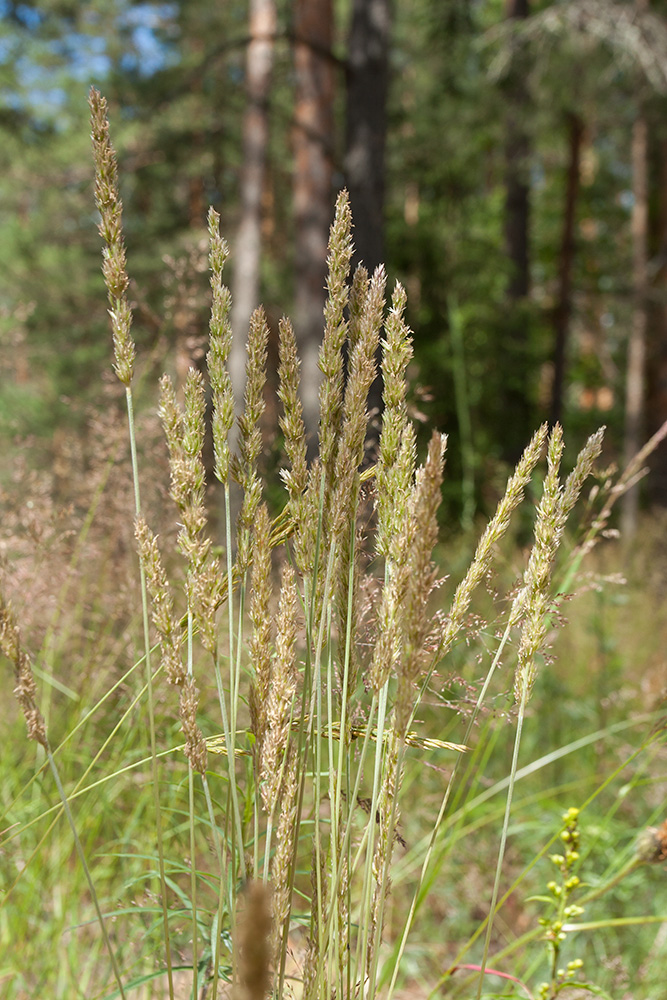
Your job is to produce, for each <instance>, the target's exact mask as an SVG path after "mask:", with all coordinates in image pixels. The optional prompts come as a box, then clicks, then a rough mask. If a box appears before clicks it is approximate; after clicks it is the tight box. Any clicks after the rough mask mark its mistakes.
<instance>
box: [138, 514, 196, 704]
mask: <svg viewBox="0 0 667 1000" xmlns="http://www.w3.org/2000/svg"><path fill="white" fill-rule="evenodd" d="M134 534H135V537H136V539H137V548H138V550H139V558H140V560H141V564H142V566H143V567H144V572H145V574H146V583H147V585H148V592H149V594H150V595H151V603H152V618H153V624H154V625H155V628H156V629H157V631H158V633H159V635H160V651H161V655H162V665H163V667H164V670H165V674H166V676H167V681H168V682H169V683H170V684H174V685H176V686H177V687H181V686H182V685H183V684H184V682H185V678H186V676H187V672H186V669H185V665H184V663H183V659H182V657H181V629H180V626H179V622H178V621H177V619H176V617H175V615H174V600H173V597H172V595H171V590H170V589H169V583H168V580H167V573H166V571H165V568H164V565H163V562H162V558H161V556H160V550H159V548H158V544H157V538H156V537H155V535H154V534H153V532H152V531H151V529H150V528H149V527H148V525H147V524H146V521H145V520H144V518H143V517H138V518H137V520H136V521H135V525H134Z"/></svg>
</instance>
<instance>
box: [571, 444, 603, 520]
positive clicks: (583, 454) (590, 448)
mask: <svg viewBox="0 0 667 1000" xmlns="http://www.w3.org/2000/svg"><path fill="white" fill-rule="evenodd" d="M604 432H605V428H604V427H600V429H599V430H597V431H596V432H595V434H591V436H590V437H589V439H588V441H587V442H586V444H585V445H584V447H583V448H582V449H581V451H580V452H579V454H578V456H577V461H576V463H575V466H574V469H573V470H572V472H571V473H570V475H569V476H568V477H567V479H566V480H565V488H564V490H563V513H564V514H565V517H567V516H568V514H569V513H570V511H571V510H572V508H573V507H574V505H575V504H576V502H577V500H578V499H579V495H580V493H581V489H582V487H583V485H584V482H585V481H586V479H587V478H588V477H589V476H590V474H591V471H592V469H593V463H594V462H595V459H596V458H597V457H598V455H599V454H600V452H601V451H602V440H603V438H604Z"/></svg>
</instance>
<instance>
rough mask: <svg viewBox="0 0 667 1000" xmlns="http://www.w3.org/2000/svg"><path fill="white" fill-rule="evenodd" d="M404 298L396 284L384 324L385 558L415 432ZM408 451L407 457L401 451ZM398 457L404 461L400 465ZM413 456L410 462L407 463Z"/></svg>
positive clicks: (381, 460)
mask: <svg viewBox="0 0 667 1000" xmlns="http://www.w3.org/2000/svg"><path fill="white" fill-rule="evenodd" d="M406 301H407V296H406V294H405V291H404V289H403V288H402V286H401V285H400V284H398V283H397V284H396V288H395V289H394V294H393V296H392V300H391V310H390V311H389V315H388V317H387V320H386V322H385V339H384V341H383V344H382V346H383V354H382V376H383V382H384V391H383V400H384V412H383V415H382V432H381V434H380V454H379V457H378V463H377V470H376V474H375V476H376V484H377V497H378V499H377V512H378V525H377V533H376V549H377V551H378V552H380V553H382V554H383V555H384V556H385V558H387V557H389V556H390V554H391V552H392V545H393V544H394V540H395V539H396V537H397V535H398V533H399V531H400V525H401V523H402V522H403V520H404V517H405V511H406V507H407V500H408V495H409V491H410V484H411V482H412V476H413V473H414V432H413V431H412V428H411V425H410V424H409V421H408V413H407V405H406V393H407V382H406V370H407V367H408V365H409V363H410V360H411V358H412V353H413V352H412V338H411V335H410V330H409V328H408V326H407V325H406V323H405V321H404V319H403V313H404V311H405V305H406ZM402 448H407V449H409V456H406V455H405V454H403V455H402V456H401V449H402ZM399 456H401V457H402V458H403V461H402V462H399ZM406 457H412V462H410V461H406Z"/></svg>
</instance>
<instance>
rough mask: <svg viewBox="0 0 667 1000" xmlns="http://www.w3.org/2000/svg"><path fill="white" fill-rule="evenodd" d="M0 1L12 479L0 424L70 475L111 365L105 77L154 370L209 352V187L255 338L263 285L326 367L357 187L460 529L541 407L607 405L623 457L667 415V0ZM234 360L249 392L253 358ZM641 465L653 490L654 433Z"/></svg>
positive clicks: (591, 416) (603, 409) (665, 493)
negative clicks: (77, 442)
mask: <svg viewBox="0 0 667 1000" xmlns="http://www.w3.org/2000/svg"><path fill="white" fill-rule="evenodd" d="M1 13H2V19H1V22H0V26H1V31H2V39H1V42H0V45H1V49H0V51H1V54H2V104H3V107H2V115H1V117H0V130H1V137H0V149H1V150H2V152H1V153H0V157H1V160H2V178H1V181H0V184H1V192H2V193H1V217H0V226H1V232H0V337H1V340H0V344H1V348H2V349H1V350H0V366H1V374H2V390H1V391H0V435H1V436H2V439H3V440H4V441H5V443H6V444H5V446H4V447H3V448H2V454H3V456H5V457H4V458H3V460H2V466H1V476H2V478H3V479H4V478H6V476H7V474H8V471H9V470H8V458H7V456H9V455H10V452H11V449H9V447H8V445H9V442H10V441H12V440H14V441H17V440H22V441H28V440H29V441H30V443H31V446H32V448H31V454H33V456H34V457H35V459H36V460H37V462H38V463H39V464H40V465H41V467H42V468H45V467H51V468H52V469H54V470H55V473H56V487H58V484H59V483H60V482H62V483H63V485H65V487H66V483H67V479H68V475H69V472H70V470H69V466H70V464H71V462H72V458H71V457H70V458H68V456H67V451H68V448H70V449H71V448H72V444H71V437H72V434H73V433H76V434H78V435H83V436H85V435H86V433H87V428H88V429H89V425H90V419H91V417H90V411H89V407H90V406H91V405H94V402H95V399H96V395H97V392H98V389H97V386H98V384H99V376H100V374H101V373H102V372H103V371H104V370H105V369H106V368H107V342H108V338H107V323H108V318H107V315H106V309H105V305H104V294H103V290H102V279H101V276H100V272H99V245H98V237H97V233H96V227H95V215H94V211H93V210H92V208H91V183H92V167H91V163H90V156H89V148H88V143H89V139H88V132H89V128H88V123H87V118H86V115H87V105H86V101H85V97H86V93H87V90H88V87H89V85H90V84H91V82H92V83H95V84H96V85H98V86H99V87H101V88H102V89H103V91H104V92H105V94H106V95H107V97H108V99H109V101H110V105H111V110H112V116H113V118H114V127H115V135H116V145H117V146H118V148H119V156H120V167H121V177H122V195H123V199H124V202H125V206H126V220H127V232H126V239H127V247H128V257H129V260H130V261H131V263H132V267H131V277H132V281H133V284H132V299H133V303H134V306H135V319H134V329H135V336H136V337H137V340H138V343H139V345H140V347H141V349H142V350H143V351H144V352H146V353H147V354H150V355H151V356H152V357H153V358H154V359H155V362H156V365H161V364H162V363H163V359H164V358H168V359H169V361H168V363H169V364H170V365H172V366H174V367H175V368H176V369H178V370H179V371H181V372H183V371H184V370H186V369H187V366H188V365H189V363H191V362H194V363H195V364H200V363H201V359H202V357H203V350H204V343H205V336H206V334H205V331H206V310H207V308H208V305H207V301H208V299H207V280H206V274H205V270H206V267H205V217H206V211H207V208H208V206H209V204H212V205H213V206H214V207H216V209H218V210H219V211H220V212H221V216H222V231H223V233H225V235H226V237H227V239H228V240H229V242H230V244H231V247H232V257H231V261H230V265H229V270H230V273H231V275H232V278H231V281H232V293H233V297H234V301H235V303H236V305H235V315H234V327H235V335H236V337H237V340H238V342H239V344H241V343H242V341H243V340H244V337H245V330H246V329H247V320H248V317H249V315H250V312H251V310H252V308H254V306H255V305H256V304H257V303H258V302H260V301H261V302H264V303H265V304H266V306H267V308H268V309H269V312H270V321H271V326H272V328H273V329H274V330H275V329H276V328H277V318H278V317H279V315H280V314H281V313H282V312H287V313H288V314H290V315H292V316H293V318H294V321H295V326H296V331H297V337H298V339H299V341H300V344H301V352H302V354H303V357H304V365H305V371H304V382H305V383H306V384H308V383H309V382H312V383H313V384H314V382H315V380H316V378H317V371H316V367H315V365H316V350H317V345H318V344H319V337H320V331H321V309H322V303H323V296H324V266H325V264H324V257H325V250H326V239H327V234H328V227H329V224H330V221H331V218H332V210H333V201H334V198H335V194H336V192H337V190H339V189H340V188H342V187H343V186H347V188H348V189H349V191H350V197H351V204H352V211H353V218H354V221H355V241H356V246H357V258H356V259H357V261H359V260H362V261H363V262H364V263H365V265H366V267H367V268H368V269H369V271H371V272H372V270H373V269H374V267H375V266H376V265H377V264H379V263H380V262H385V263H386V265H387V270H388V274H389V279H390V281H391V282H393V280H394V279H396V278H398V279H399V280H400V281H401V282H402V283H403V284H404V286H405V287H406V289H407V292H408V311H409V312H408V318H409V321H410V323H411V326H412V327H413V329H414V331H415V346H416V361H415V366H414V369H413V372H412V381H413V383H414V384H415V386H416V397H415V401H414V402H415V411H416V412H420V413H421V414H422V415H423V420H424V422H425V423H426V424H428V426H433V425H435V426H437V427H439V428H441V429H443V430H446V431H447V433H448V434H450V449H449V458H448V462H449V475H448V485H447V486H446V490H447V491H448V492H447V497H448V500H449V502H450V504H453V505H454V507H455V509H457V510H458V513H459V516H460V515H463V516H464V519H465V520H466V522H467V523H468V524H469V523H471V519H472V516H473V514H474V510H475V509H476V507H477V505H478V504H480V503H481V504H482V506H484V503H485V498H484V496H483V493H484V484H488V483H489V482H490V481H497V480H498V477H499V476H500V478H502V474H503V473H504V472H505V468H506V466H507V465H509V464H511V463H513V462H515V461H516V458H517V457H518V454H519V453H520V450H521V448H522V447H523V446H524V445H525V442H526V441H527V440H528V438H529V435H530V433H531V432H532V430H533V429H534V428H535V427H536V426H537V425H538V423H539V422H540V421H541V420H542V419H544V418H551V419H560V420H561V421H562V423H563V425H564V428H565V430H566V432H567V433H569V434H571V435H574V438H573V440H574V441H578V440H580V439H581V438H582V436H583V435H584V434H587V433H589V432H590V431H591V429H593V428H595V427H596V426H597V425H598V424H600V423H605V424H607V425H608V426H609V428H610V430H609V432H608V435H607V448H608V449H609V457H610V458H620V457H621V456H622V454H623V451H624V450H625V453H626V454H631V453H633V452H634V451H636V450H637V447H638V445H639V444H640V442H641V441H642V440H643V439H644V438H645V437H646V436H648V434H650V433H652V432H653V431H655V430H656V429H657V427H659V426H660V424H661V423H662V421H663V420H664V419H665V418H667V388H666V387H667V301H666V298H665V295H666V292H665V288H666V282H667V249H666V248H667V166H666V164H667V152H666V151H667V131H666V130H667V126H666V124H665V114H664V111H665V91H667V55H666V54H665V53H666V52H667V46H666V45H665V39H666V38H667V28H666V26H665V21H664V16H665V9H664V5H663V4H661V3H653V4H652V5H651V6H650V7H649V5H648V4H646V3H644V2H638V3H637V4H635V5H633V4H629V5H628V4H619V3H615V2H613V0H610V2H603V0H583V2H580V3H555V4H554V3H552V4H549V3H532V4H531V3H529V0H508V2H504V3H501V2H485V3H468V2H465V0H444V2H440V0H439V2H437V3H431V2H427V0H415V2H411V3H410V4H403V3H397V4H391V3H389V0H373V2H366V3H364V2H358V3H356V4H355V3H333V2H332V0H328V2H326V0H321V2H320V0H304V2H291V3H282V4H281V3H277V4H276V3H274V2H273V0H265V2H260V0H253V2H252V3H250V4H249V5H248V4H246V3H236V2H226V3H224V4H220V3H213V2H211V3H207V2H204V0H200V2H197V3H194V4H191V3H183V4H179V3H165V4H151V3H128V2H125V0H123V2H110V3H107V2H105V3H86V2H77V3H66V2H46V3H39V4H30V3H21V4H15V3H7V2H5V3H3V4H2V7H1ZM309 344H310V345H311V346H310V349H309V348H308V345H309ZM274 350H275V348H274ZM232 364H233V365H234V359H232ZM241 364H242V361H241ZM236 366H237V371H236V376H235V379H236V381H237V383H238V382H239V377H240V376H239V371H238V369H239V361H238V352H237V360H236ZM241 370H242V369H241ZM376 402H377V399H376ZM305 405H306V416H307V418H308V417H310V422H311V424H312V419H313V409H314V404H313V403H312V401H310V402H309V400H308V399H305ZM270 424H271V415H270V416H269V418H268V419H267V426H268V425H270ZM11 461H12V459H11V458H9V462H10V463H11ZM653 465H654V471H653V475H652V476H651V477H650V479H649V481H648V483H649V485H648V489H649V490H650V497H651V500H652V501H654V502H657V503H659V504H661V505H664V504H665V503H666V502H667V458H666V457H665V452H664V450H662V451H659V452H658V453H657V456H656V457H655V458H654V460H653ZM461 483H463V487H461ZM635 492H636V491H635ZM493 493H494V491H493V489H491V497H492V496H493ZM488 500H489V497H487V498H486V501H487V503H488Z"/></svg>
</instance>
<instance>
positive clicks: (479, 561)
mask: <svg viewBox="0 0 667 1000" xmlns="http://www.w3.org/2000/svg"><path fill="white" fill-rule="evenodd" d="M546 436H547V425H546V424H542V426H541V427H540V428H539V430H537V431H536V432H535V434H534V435H533V437H532V440H531V441H530V444H529V445H528V446H527V448H526V449H525V451H524V453H523V455H522V456H521V458H520V459H519V462H518V464H517V467H516V469H515V471H514V473H513V474H512V475H511V476H510V478H509V480H508V482H507V488H506V489H505V494H504V496H503V498H502V499H501V501H500V503H499V504H498V506H497V507H496V511H495V514H494V515H493V517H492V518H491V520H490V521H489V523H488V524H487V526H486V528H485V530H484V532H483V534H482V537H481V538H480V540H479V543H478V545H477V549H476V550H475V555H474V557H473V561H472V562H471V564H470V566H469V568H468V571H467V572H466V575H465V577H464V578H463V580H462V581H461V583H460V584H459V585H458V587H457V588H456V592H455V594H454V598H453V600H452V604H451V607H450V610H449V613H448V615H447V619H446V620H445V624H444V626H443V629H442V633H441V637H440V642H439V646H438V650H437V655H438V657H442V656H445V655H446V654H447V653H448V652H449V650H450V649H451V647H452V645H453V643H454V641H455V639H456V637H457V635H458V634H459V632H460V630H461V628H462V626H463V623H464V621H465V616H466V614H467V613H468V608H469V607H470V601H471V599H472V595H473V593H474V591H475V589H476V588H477V587H478V586H479V584H480V583H481V582H482V580H483V579H484V577H485V576H486V573H487V572H488V569H489V566H490V565H491V559H492V557H493V549H494V546H495V545H496V544H497V542H498V541H499V540H500V539H501V538H502V536H503V535H504V534H505V532H506V531H507V528H508V527H509V523H510V518H511V515H512V512H513V511H514V510H515V509H516V508H517V507H518V506H519V504H520V503H521V501H522V500H523V495H524V490H525V488H526V486H527V485H528V483H529V482H530V478H531V476H532V473H533V469H534V468H535V466H536V465H537V463H538V461H539V458H540V455H541V454H542V450H543V448H544V442H545V440H546Z"/></svg>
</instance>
